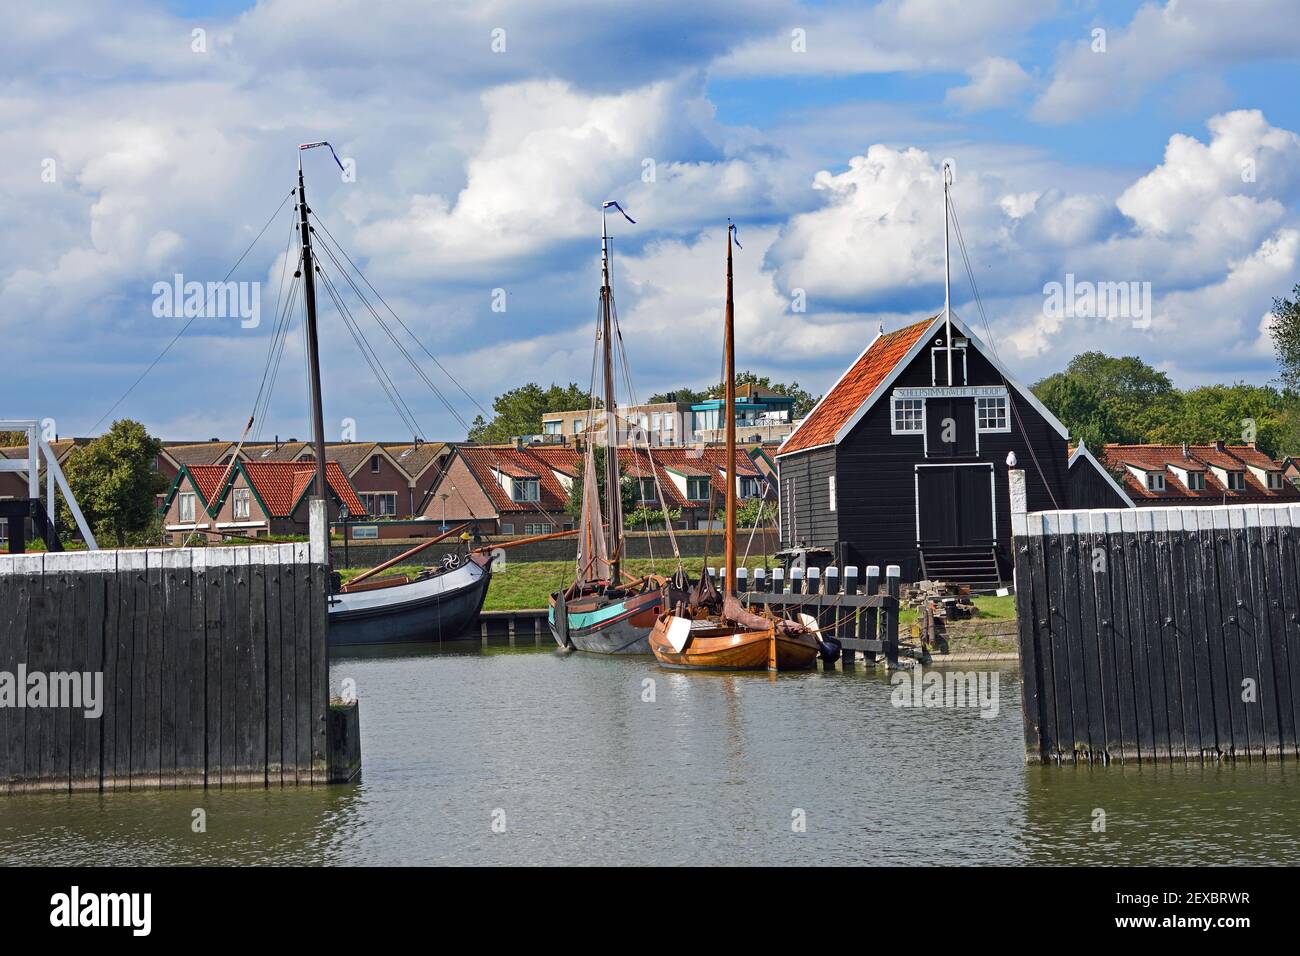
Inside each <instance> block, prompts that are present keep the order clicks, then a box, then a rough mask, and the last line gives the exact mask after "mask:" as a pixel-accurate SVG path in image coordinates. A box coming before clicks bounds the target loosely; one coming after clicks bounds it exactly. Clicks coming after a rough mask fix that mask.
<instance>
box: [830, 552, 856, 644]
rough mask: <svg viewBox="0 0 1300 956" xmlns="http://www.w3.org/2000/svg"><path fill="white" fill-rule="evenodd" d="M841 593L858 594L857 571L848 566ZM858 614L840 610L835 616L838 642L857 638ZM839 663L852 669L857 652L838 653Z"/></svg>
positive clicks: (850, 595) (853, 611)
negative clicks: (848, 638)
mask: <svg viewBox="0 0 1300 956" xmlns="http://www.w3.org/2000/svg"><path fill="white" fill-rule="evenodd" d="M842 593H843V594H845V595H846V596H848V597H852V596H853V595H855V594H857V593H858V569H857V568H855V567H854V566H853V565H851V564H850V565H849V566H848V567H847V568H845V569H844V585H843V590H842ZM858 617H859V614H858V612H857V611H856V610H848V611H844V610H842V611H841V613H840V614H838V615H836V624H835V636H836V637H837V638H839V639H840V640H843V639H844V638H846V637H857V636H858V633H857V623H858ZM840 663H841V664H842V665H843V666H844V667H853V666H855V665H856V663H857V652H856V651H852V650H849V649H848V648H845V649H844V650H843V651H841V652H840Z"/></svg>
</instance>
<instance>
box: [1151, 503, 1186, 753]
mask: <svg viewBox="0 0 1300 956" xmlns="http://www.w3.org/2000/svg"><path fill="white" fill-rule="evenodd" d="M1169 517H1170V512H1169V511H1168V510H1167V509H1165V508H1155V509H1152V518H1153V519H1154V529H1155V536H1156V542H1155V558H1156V590H1157V599H1158V600H1157V606H1158V608H1159V610H1158V614H1159V615H1160V655H1161V658H1162V659H1163V660H1164V665H1165V674H1164V677H1165V707H1166V709H1167V711H1168V718H1169V753H1170V756H1171V757H1177V758H1181V757H1183V756H1185V755H1186V753H1187V738H1186V735H1185V734H1184V732H1183V692H1182V677H1181V675H1180V674H1179V672H1178V631H1177V623H1178V622H1177V617H1176V615H1177V613H1178V609H1179V607H1181V606H1183V605H1184V597H1183V595H1180V594H1176V593H1175V592H1174V584H1173V552H1172V546H1171V544H1170V537H1169Z"/></svg>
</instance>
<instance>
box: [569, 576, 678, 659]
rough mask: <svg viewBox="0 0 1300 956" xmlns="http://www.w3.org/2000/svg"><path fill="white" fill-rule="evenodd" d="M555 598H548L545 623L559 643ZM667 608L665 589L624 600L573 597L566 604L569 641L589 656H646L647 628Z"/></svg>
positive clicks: (596, 596)
mask: <svg viewBox="0 0 1300 956" xmlns="http://www.w3.org/2000/svg"><path fill="white" fill-rule="evenodd" d="M555 600H556V596H555V595H554V594H552V595H551V598H550V605H551V606H550V612H549V614H548V615H547V621H548V623H549V624H550V628H551V635H552V636H553V637H554V638H555V639H556V642H557V643H558V642H559V640H560V629H559V627H558V625H557V622H556V619H555ZM666 605H667V598H666V590H665V589H663V588H657V589H655V590H653V591H648V592H646V593H645V594H638V595H635V596H633V597H630V598H627V599H626V600H623V601H609V600H604V599H602V598H601V596H600V595H591V596H589V597H579V598H574V599H573V600H572V601H570V602H567V604H566V607H565V613H566V615H567V617H568V622H569V642H570V643H571V644H573V646H574V648H575V649H577V650H580V651H585V652H587V653H589V654H649V653H650V629H651V628H652V627H654V624H655V621H656V620H657V619H658V617H659V615H660V614H661V613H662V611H663V609H664V607H665V606H666Z"/></svg>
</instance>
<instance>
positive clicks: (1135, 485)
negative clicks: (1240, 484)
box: [1101, 445, 1300, 504]
mask: <svg viewBox="0 0 1300 956" xmlns="http://www.w3.org/2000/svg"><path fill="white" fill-rule="evenodd" d="M1101 457H1102V460H1103V461H1104V462H1106V464H1107V465H1108V466H1109V467H1111V468H1120V469H1122V471H1123V481H1122V484H1123V486H1124V490H1125V491H1127V492H1128V494H1129V497H1131V498H1133V499H1134V500H1137V499H1139V498H1140V499H1145V500H1147V501H1148V502H1151V501H1162V502H1167V503H1169V504H1180V503H1185V502H1188V501H1191V502H1196V501H1204V502H1207V503H1209V502H1225V501H1226V502H1229V503H1238V504H1239V503H1243V502H1251V501H1255V502H1276V501H1291V500H1297V499H1300V489H1298V488H1296V487H1295V485H1293V484H1291V482H1289V481H1284V482H1283V483H1282V487H1281V488H1268V487H1267V486H1266V485H1264V484H1262V483H1261V482H1260V481H1259V479H1258V478H1256V477H1255V474H1254V473H1253V472H1252V471H1250V469H1249V468H1248V467H1247V465H1251V466H1254V467H1256V468H1260V469H1262V470H1264V471H1277V472H1280V471H1281V466H1280V465H1279V464H1278V463H1277V462H1275V461H1273V460H1272V459H1271V458H1269V457H1268V456H1267V455H1265V454H1264V453H1263V452H1261V451H1259V450H1258V449H1257V448H1254V447H1252V446H1250V445H1225V446H1224V448H1223V449H1222V450H1220V449H1219V448H1218V447H1216V446H1215V445H1189V446H1187V452H1186V454H1184V452H1183V446H1182V445H1107V446H1106V447H1105V448H1104V449H1103V451H1102V456H1101ZM1125 465H1132V466H1133V467H1135V468H1139V469H1142V470H1144V471H1158V472H1162V473H1163V474H1164V478H1165V490H1164V491H1152V490H1151V489H1149V488H1147V486H1146V482H1145V481H1141V480H1139V479H1138V478H1137V477H1136V476H1134V474H1133V473H1132V472H1131V471H1129V470H1128V469H1127V468H1125V467H1124V466H1125ZM1207 466H1213V467H1215V468H1221V469H1223V470H1225V471H1237V472H1243V473H1244V476H1245V484H1246V487H1245V489H1244V490H1242V491H1229V490H1228V489H1227V488H1226V487H1225V486H1224V484H1223V483H1222V482H1221V481H1220V480H1219V478H1218V477H1217V476H1216V475H1215V474H1214V472H1213V471H1211V470H1209V468H1207ZM1170 467H1173V468H1178V469H1182V470H1185V471H1194V472H1202V473H1204V475H1205V487H1204V488H1203V489H1200V490H1197V491H1193V490H1192V489H1190V488H1188V487H1187V486H1186V485H1185V484H1183V482H1182V481H1180V480H1179V479H1178V478H1177V477H1176V476H1175V474H1174V473H1173V472H1172V471H1170V470H1169V468H1170Z"/></svg>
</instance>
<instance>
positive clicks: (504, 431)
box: [468, 382, 591, 443]
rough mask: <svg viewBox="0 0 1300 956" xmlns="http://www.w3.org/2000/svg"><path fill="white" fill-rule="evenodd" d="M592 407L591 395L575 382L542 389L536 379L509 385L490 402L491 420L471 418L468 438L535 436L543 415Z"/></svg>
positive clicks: (492, 440) (490, 439)
mask: <svg viewBox="0 0 1300 956" xmlns="http://www.w3.org/2000/svg"><path fill="white" fill-rule="evenodd" d="M590 407H591V397H590V395H589V394H588V393H587V392H586V391H584V390H583V389H581V388H579V387H578V385H577V383H576V382H570V383H569V384H568V385H565V386H561V385H555V384H552V385H550V386H549V387H548V388H542V387H541V386H540V385H538V384H536V383H535V382H529V383H528V384H527V385H520V386H519V387H518V388H512V389H511V390H510V391H508V392H506V393H505V394H504V395H498V396H497V397H496V398H495V399H494V400H493V402H492V413H493V414H492V420H491V421H486V420H485V419H484V418H483V416H482V415H478V416H476V417H475V418H474V422H473V424H472V425H471V426H470V430H469V436H468V437H469V440H470V441H474V442H483V443H499V442H508V441H510V440H512V439H513V438H515V437H517V436H519V435H536V434H538V433H540V432H541V430H542V415H544V414H545V413H547V412H566V411H574V410H576V409H581V408H590Z"/></svg>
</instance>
